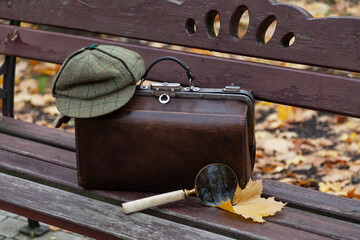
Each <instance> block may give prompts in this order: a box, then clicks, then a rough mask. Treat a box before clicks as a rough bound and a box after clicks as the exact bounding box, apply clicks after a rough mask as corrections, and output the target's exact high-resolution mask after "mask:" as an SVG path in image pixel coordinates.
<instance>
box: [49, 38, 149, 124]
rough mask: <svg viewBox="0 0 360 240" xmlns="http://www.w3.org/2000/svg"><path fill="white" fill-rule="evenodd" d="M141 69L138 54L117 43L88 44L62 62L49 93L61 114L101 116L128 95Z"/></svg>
mask: <svg viewBox="0 0 360 240" xmlns="http://www.w3.org/2000/svg"><path fill="white" fill-rule="evenodd" d="M144 72H145V65H144V60H143V59H142V57H141V56H140V55H139V54H138V53H136V52H134V51H131V50H128V49H125V48H121V47H118V46H112V45H97V44H91V46H90V47H86V48H82V49H80V50H78V51H76V52H74V53H72V54H71V55H70V56H69V57H68V58H67V59H66V60H65V61H64V63H63V65H62V66H61V68H60V70H59V72H58V73H57V75H56V77H55V81H54V84H53V88H52V95H53V96H54V97H55V98H56V106H57V108H58V110H59V112H60V113H62V114H63V115H65V116H68V117H75V118H90V117H97V116H102V115H105V114H108V113H110V112H113V111H115V110H117V109H119V108H120V107H122V106H124V105H125V104H126V103H127V102H128V101H129V100H130V99H131V98H132V96H133V94H134V92H135V89H136V82H137V81H138V80H139V79H140V78H141V76H142V75H143V74H144Z"/></svg>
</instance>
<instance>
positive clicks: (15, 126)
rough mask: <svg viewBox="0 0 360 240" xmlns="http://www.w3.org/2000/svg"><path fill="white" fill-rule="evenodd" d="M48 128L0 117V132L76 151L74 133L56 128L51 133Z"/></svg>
mask: <svg viewBox="0 0 360 240" xmlns="http://www.w3.org/2000/svg"><path fill="white" fill-rule="evenodd" d="M47 129H48V128H39V126H37V125H35V124H31V123H27V122H23V121H17V120H14V119H12V118H8V117H2V116H1V117H0V133H5V134H7V135H12V136H17V137H21V138H23V139H30V140H31V141H35V142H39V143H44V144H46V145H50V146H56V147H57V148H61V149H66V150H70V151H75V138H74V134H72V133H68V132H65V131H54V130H52V131H51V134H48V132H47ZM43 130H44V131H43Z"/></svg>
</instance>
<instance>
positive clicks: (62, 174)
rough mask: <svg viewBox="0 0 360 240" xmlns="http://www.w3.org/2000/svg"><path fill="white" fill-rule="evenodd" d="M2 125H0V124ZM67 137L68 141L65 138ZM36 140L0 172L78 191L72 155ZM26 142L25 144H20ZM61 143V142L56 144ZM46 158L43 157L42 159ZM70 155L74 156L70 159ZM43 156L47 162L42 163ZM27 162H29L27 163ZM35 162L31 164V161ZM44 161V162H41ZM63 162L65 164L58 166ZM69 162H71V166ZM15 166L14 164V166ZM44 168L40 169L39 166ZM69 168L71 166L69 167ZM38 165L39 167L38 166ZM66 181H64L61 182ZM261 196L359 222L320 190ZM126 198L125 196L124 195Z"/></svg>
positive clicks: (5, 160) (357, 214)
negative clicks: (56, 168)
mask: <svg viewBox="0 0 360 240" xmlns="http://www.w3.org/2000/svg"><path fill="white" fill-rule="evenodd" d="M3 118H5V119H6V121H0V123H1V122H6V123H7V124H8V126H9V129H12V128H14V126H19V125H21V124H22V122H21V121H18V120H14V119H10V118H6V117H0V120H1V119H3ZM0 126H1V125H0ZM2 127H3V129H6V128H7V127H6V125H2ZM19 131H21V132H22V133H23V134H27V131H29V132H30V131H35V132H41V133H42V134H44V135H47V136H48V138H49V140H50V141H52V142H56V141H59V139H58V135H57V134H54V133H55V132H61V131H60V130H56V129H50V128H46V127H42V126H36V125H33V128H32V129H28V130H27V129H26V128H23V129H22V128H19ZM62 138H64V139H63V141H65V142H72V141H74V140H73V139H74V135H73V134H68V133H66V134H65V136H63V137H62ZM66 138H67V139H66ZM4 139H5V140H4V141H7V143H6V144H5V145H4V146H11V145H12V143H13V142H18V143H17V144H20V146H21V145H24V144H27V143H26V142H27V141H26V140H22V139H21V138H16V137H11V136H7V137H6V138H5V137H4ZM35 141H36V139H35V140H34V142H33V143H32V146H33V147H30V148H29V149H28V150H27V151H28V152H30V153H31V155H32V156H38V157H35V158H32V159H30V158H26V157H24V156H23V155H21V152H19V153H16V152H13V153H5V152H4V153H2V154H6V155H3V157H0V159H2V160H1V161H0V169H2V171H11V172H13V173H21V175H24V176H27V177H29V178H34V179H39V178H40V179H41V178H44V179H48V180H47V181H49V182H53V183H54V184H59V185H63V186H66V187H70V188H72V189H77V187H78V186H77V180H76V171H75V170H73V171H71V169H74V166H75V165H76V164H75V157H74V156H73V155H72V154H73V153H65V154H63V155H62V156H61V157H56V155H50V156H52V158H49V156H48V157H46V154H50V153H51V152H54V151H56V149H55V148H52V147H49V149H48V152H49V153H44V152H43V149H42V147H43V146H42V144H40V145H39V144H38V145H39V146H40V147H37V146H38V145H37V144H36V142H35ZM23 142H25V143H23ZM59 142H60V141H59ZM7 154H10V155H11V156H12V157H11V158H13V160H11V159H10V157H5V156H7ZM44 155H45V156H44ZM64 156H68V157H70V159H66V160H64ZM72 156H73V157H72ZM44 157H46V159H47V160H50V161H44V160H42V159H43V158H44ZM28 161H29V162H28ZM34 161H35V163H32V162H34ZM41 162H44V163H41ZM61 162H64V164H60V163H61ZM71 162H72V163H71ZM15 163H16V164H18V165H16V164H15ZM42 165H43V167H40V166H42ZM52 165H59V166H62V167H61V168H60V169H59V170H55V167H53V166H52ZM69 165H71V166H72V167H70V168H71V169H68V168H69ZM37 166H39V167H37ZM44 169H49V171H44ZM64 179H65V180H64ZM263 184H264V190H263V194H264V196H275V197H276V199H277V200H281V201H284V202H288V203H290V204H292V205H293V206H297V207H300V208H303V209H310V210H313V211H318V212H321V213H324V214H332V215H334V216H338V217H339V218H345V219H349V220H351V221H355V222H358V223H359V222H360V202H359V201H357V200H352V199H347V198H343V197H339V196H335V195H330V194H327V193H322V192H319V191H315V190H311V189H306V188H301V187H297V186H293V185H288V184H283V183H279V182H275V181H272V180H267V179H264V180H263ZM125 195H126V194H125ZM146 196H149V195H146V194H145V195H137V194H135V195H131V194H130V197H129V198H126V197H124V198H122V199H119V200H120V201H131V200H134V199H136V198H141V197H146Z"/></svg>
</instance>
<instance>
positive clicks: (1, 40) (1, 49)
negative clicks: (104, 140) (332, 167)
mask: <svg viewBox="0 0 360 240" xmlns="http://www.w3.org/2000/svg"><path fill="white" fill-rule="evenodd" d="M246 11H248V13H249V25H248V28H247V31H246V34H245V36H239V34H238V26H239V20H240V19H241V17H242V15H243V13H244V12H246ZM216 17H219V19H220V31H219V33H218V34H217V33H216V32H215V31H214V26H213V25H214V22H215V18H216ZM0 18H1V19H7V20H13V21H21V22H29V23H36V24H41V25H49V26H56V27H61V28H70V29H76V30H84V31H89V32H95V33H101V34H110V35H115V36H121V37H126V38H132V39H142V40H147V41H152V42H158V43H166V44H171V45H178V46H184V47H188V48H190V53H189V52H182V51H176V50H169V49H162V48H156V47H149V46H144V45H139V44H131V43H119V42H114V41H110V40H104V39H101V38H92V37H84V36H80V35H74V34H64V33H56V32H51V31H42V30H38V29H30V28H21V27H16V26H9V25H0V53H2V54H5V55H11V56H19V57H25V58H31V59H38V60H42V61H48V62H54V63H62V62H63V60H64V59H65V58H66V57H67V56H68V55H69V54H70V53H71V52H73V51H75V50H77V49H79V48H81V47H84V46H88V45H90V43H99V44H117V45H120V46H123V47H126V48H129V49H132V50H134V51H137V52H138V53H140V54H141V55H142V56H143V58H144V60H145V63H146V64H147V65H149V64H151V62H152V61H154V60H155V59H156V58H158V57H161V56H165V55H172V56H175V57H178V58H179V59H181V60H183V61H184V62H185V63H187V65H189V67H190V68H191V69H192V71H193V73H194V74H195V76H196V81H195V82H194V83H195V85H197V86H200V87H224V86H225V85H231V84H234V85H239V86H241V87H243V88H246V89H252V90H253V91H254V95H255V97H256V98H257V99H259V100H266V101H271V102H276V103H282V104H287V105H293V106H300V107H305V108H310V109H316V110H323V111H328V112H335V113H339V114H344V115H349V116H356V117H360V95H359V92H360V79H358V78H351V77H347V76H336V75H332V74H325V73H319V72H314V71H310V70H302V69H294V68H286V67H281V66H272V65H267V64H261V63H254V62H248V61H242V60H237V59H236V58H235V59H231V58H223V57H216V56H211V55H206V54H205V55H203V54H198V53H197V52H201V51H199V50H194V49H205V50H210V51H216V52H224V53H230V54H236V55H244V56H251V57H257V58H262V59H272V60H280V61H285V62H292V63H300V64H305V65H311V66H320V67H326V68H331V69H341V70H346V71H350V72H360V19H359V18H351V17H349V18H319V19H314V18H313V17H312V16H311V15H310V14H309V13H308V12H306V11H305V10H303V9H301V8H299V7H296V6H292V5H289V4H278V3H276V2H275V1H273V0H251V1H236V0H226V1H225V0H211V1H200V0H187V1H181V0H167V1H166V0H151V1H150V0H149V1H144V0H129V1H116V0H103V1H97V0H81V1H80V0H79V1H70V0H50V1H40V0H27V1H23V0H12V1H1V2H0ZM275 20H276V23H277V24H276V29H275V32H274V34H273V36H272V38H271V39H270V40H269V41H268V42H266V41H267V39H265V33H266V31H267V29H268V27H269V26H270V24H271V23H273V22H274V21H275ZM294 39H295V42H294V43H293V44H292V42H291V41H293V40H294ZM265 42H266V43H265ZM191 52H193V53H191ZM214 55H216V54H214ZM149 79H152V80H159V81H164V80H166V81H169V82H181V83H185V84H186V82H187V79H186V76H185V74H184V73H183V71H182V69H181V68H179V67H178V66H176V65H175V64H172V63H168V64H159V66H157V67H156V68H154V70H153V71H152V72H151V73H150V75H149Z"/></svg>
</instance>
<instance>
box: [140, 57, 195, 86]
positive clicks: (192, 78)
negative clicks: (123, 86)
mask: <svg viewBox="0 0 360 240" xmlns="http://www.w3.org/2000/svg"><path fill="white" fill-rule="evenodd" d="M164 60H171V61H174V62H176V63H178V64H179V65H180V66H181V67H182V68H184V69H185V71H186V74H187V75H188V78H189V87H190V89H191V90H193V88H194V84H193V81H194V79H195V76H194V74H193V73H192V72H191V70H190V68H189V67H188V66H187V65H186V64H185V63H183V62H182V61H180V60H179V59H177V58H176V57H172V56H166V57H161V58H158V59H156V60H155V61H154V62H153V63H152V64H151V65H150V66H149V67H148V69H147V70H146V71H145V73H144V75H143V76H142V77H141V82H140V85H139V87H140V88H142V84H143V82H144V81H145V79H146V76H147V75H148V73H149V71H150V70H151V68H152V67H153V66H154V65H155V64H157V63H158V62H161V61H164Z"/></svg>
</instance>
